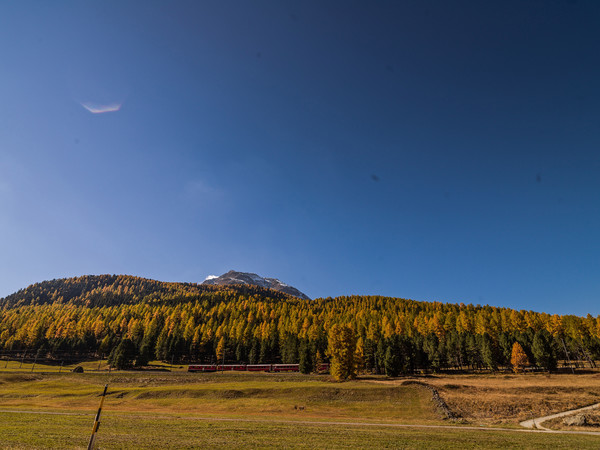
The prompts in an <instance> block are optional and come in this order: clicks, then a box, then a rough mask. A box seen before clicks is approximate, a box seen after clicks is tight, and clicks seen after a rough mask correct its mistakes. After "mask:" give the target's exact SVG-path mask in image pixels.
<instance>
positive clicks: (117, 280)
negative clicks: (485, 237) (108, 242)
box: [0, 275, 600, 375]
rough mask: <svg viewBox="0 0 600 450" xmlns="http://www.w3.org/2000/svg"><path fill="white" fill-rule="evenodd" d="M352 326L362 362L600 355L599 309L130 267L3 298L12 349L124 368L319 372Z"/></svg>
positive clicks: (587, 359) (545, 360) (426, 363)
mask: <svg viewBox="0 0 600 450" xmlns="http://www.w3.org/2000/svg"><path fill="white" fill-rule="evenodd" d="M343 327H345V329H344V336H347V337H345V338H344V339H346V340H350V341H352V345H351V348H352V349H353V352H354V355H353V362H352V364H353V365H354V367H355V370H357V371H359V372H360V371H367V372H375V373H387V374H388V375H397V374H400V373H413V372H415V371H423V370H424V371H443V370H483V369H487V370H497V369H502V368H511V367H512V366H511V356H512V352H513V347H514V345H515V343H518V344H519V345H520V346H521V347H522V349H523V351H524V353H525V356H526V359H527V363H528V364H529V367H532V368H539V369H543V370H555V369H557V367H558V366H559V365H560V364H564V363H565V362H571V363H573V364H574V365H575V364H580V365H581V364H586V365H588V366H595V361H596V360H598V359H600V317H596V318H594V317H592V316H590V315H588V316H587V317H577V316H558V315H549V314H545V313H537V312H532V311H517V310H512V309H508V308H498V307H491V306H479V305H478V306H474V305H463V304H460V305H456V304H446V303H439V302H419V301H414V300H405V299H400V298H386V297H378V296H350V297H338V298H326V299H317V300H301V299H298V298H295V297H291V296H289V295H286V294H283V293H281V292H277V291H273V290H270V289H263V288H259V287H253V286H206V285H199V284H193V283H169V282H159V281H154V280H148V279H144V278H139V277H133V276H123V275H120V276H116V275H99V276H82V277H77V278H69V279H60V280H52V281H45V282H42V283H38V284H34V285H31V286H29V287H27V288H25V289H22V290H20V291H18V292H16V293H14V294H12V295H9V296H7V297H5V298H4V299H1V300H0V353H3V354H5V355H8V354H10V355H13V356H14V355H21V354H25V353H27V354H29V355H36V357H39V358H44V359H48V358H50V359H52V358H55V359H57V360H58V359H59V358H62V357H64V355H70V356H71V357H79V358H88V357H101V356H103V355H104V356H105V357H106V356H109V355H110V358H111V360H112V361H113V362H115V363H116V365H119V366H122V367H126V366H131V365H134V366H144V365H146V364H147V363H148V361H152V360H155V359H159V360H164V361H174V362H177V363H187V362H215V361H216V360H217V358H219V361H221V360H224V361H226V362H240V363H270V362H273V363H275V362H282V363H298V364H300V366H301V370H302V371H304V372H309V371H311V370H313V368H314V367H315V366H316V365H317V364H318V363H320V362H326V361H328V360H329V358H330V356H331V352H332V344H333V337H332V334H331V330H341V329H342V328H343ZM338 334H339V333H338ZM335 340H336V341H339V340H340V339H339V337H336V338H335ZM330 341H332V342H330ZM340 345H341V344H340Z"/></svg>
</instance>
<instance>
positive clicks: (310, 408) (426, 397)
mask: <svg viewBox="0 0 600 450" xmlns="http://www.w3.org/2000/svg"><path fill="white" fill-rule="evenodd" d="M13 363H15V364H16V362H13ZM83 366H84V367H85V368H86V372H85V373H83V374H74V373H70V372H66V371H63V372H62V373H58V372H57V371H53V370H48V371H44V372H43V373H42V372H38V371H37V369H38V368H37V367H36V370H35V372H34V373H31V371H30V370H31V368H30V369H29V371H27V370H26V368H24V367H22V368H21V370H18V368H17V369H16V370H10V366H9V368H8V369H1V368H0V447H2V448H84V447H85V446H86V445H87V440H88V439H89V434H90V431H91V428H92V424H93V414H94V413H95V411H96V408H97V406H98V403H99V394H100V393H101V392H102V388H103V386H104V384H106V383H108V384H109V389H108V395H107V398H106V400H105V404H104V409H103V416H102V422H101V427H100V430H99V433H98V440H97V443H98V447H99V448H136V449H137V448H198V447H204V446H211V447H234V448H237V447H242V446H247V447H252V448H264V447H280V448H282V447H298V448H348V447H358V448H373V447H381V448H463V449H464V448H507V447H509V448H510V447H512V448H542V447H547V446H549V445H552V446H553V447H556V448H598V447H599V446H600V437H595V436H586V435H549V434H533V433H522V432H516V431H499V430H498V431H493V430H492V431H483V430H482V431H479V430H472V429H466V428H465V429H451V428H448V429H441V428H428V429H423V428H417V427H418V426H419V425H429V426H448V425H454V426H460V424H458V425H457V424H453V423H451V422H448V421H445V420H443V419H442V416H441V415H440V413H439V411H437V410H436V407H435V405H434V403H433V402H432V400H431V392H430V391H429V390H428V389H427V388H425V387H423V386H420V385H414V384H410V385H402V384H397V385H386V384H378V383H372V382H368V381H353V382H348V383H333V382H331V381H329V378H328V377H327V376H322V375H309V376H305V375H301V374H265V373H210V374H195V373H187V372H185V371H184V370H182V369H177V370H175V371H173V372H111V373H107V372H102V371H100V372H94V371H93V370H94V369H96V368H97V367H98V362H97V361H96V362H91V363H87V364H85V365H83ZM41 369H43V367H42V368H40V370H41ZM49 412H58V413H60V414H48V413H49ZM384 424H387V425H389V426H385V425H384ZM399 425H410V426H411V427H412V428H411V427H400V426H399Z"/></svg>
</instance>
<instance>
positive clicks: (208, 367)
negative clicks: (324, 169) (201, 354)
mask: <svg viewBox="0 0 600 450" xmlns="http://www.w3.org/2000/svg"><path fill="white" fill-rule="evenodd" d="M217 371H219V372H220V371H238V372H246V371H247V372H300V365H299V364H191V365H189V366H188V372H217ZM317 371H318V372H328V371H329V364H328V363H322V364H319V367H317Z"/></svg>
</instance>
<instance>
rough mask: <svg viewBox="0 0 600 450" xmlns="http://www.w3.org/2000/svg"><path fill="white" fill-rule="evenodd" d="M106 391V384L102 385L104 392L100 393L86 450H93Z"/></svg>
mask: <svg viewBox="0 0 600 450" xmlns="http://www.w3.org/2000/svg"><path fill="white" fill-rule="evenodd" d="M107 389H108V384H106V385H104V392H102V397H101V398H100V406H99V407H98V412H97V413H96V418H95V419H94V428H92V435H91V436H90V442H89V444H88V447H87V448H88V450H92V449H93V448H94V440H95V439H96V433H97V432H98V428H99V427H100V414H101V413H102V405H103V404H104V397H106V390H107Z"/></svg>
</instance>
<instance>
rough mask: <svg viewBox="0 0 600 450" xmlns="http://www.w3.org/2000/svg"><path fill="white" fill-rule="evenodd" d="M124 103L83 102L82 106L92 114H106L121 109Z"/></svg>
mask: <svg viewBox="0 0 600 450" xmlns="http://www.w3.org/2000/svg"><path fill="white" fill-rule="evenodd" d="M122 105H123V104H122V103H109V104H107V105H101V104H99V103H92V102H83V103H81V106H83V107H84V108H85V109H87V110H88V111H89V112H91V113H92V114H104V113H109V112H115V111H118V110H120V109H121V106H122Z"/></svg>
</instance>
